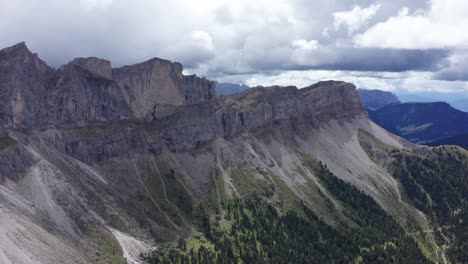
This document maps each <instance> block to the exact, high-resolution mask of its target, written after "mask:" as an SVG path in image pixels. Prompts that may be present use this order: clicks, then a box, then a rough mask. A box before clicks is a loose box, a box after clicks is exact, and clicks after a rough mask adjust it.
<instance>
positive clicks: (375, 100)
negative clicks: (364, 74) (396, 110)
mask: <svg viewBox="0 0 468 264" xmlns="http://www.w3.org/2000/svg"><path fill="white" fill-rule="evenodd" d="M357 91H358V93H359V97H360V98H361V102H362V104H363V105H364V107H365V108H366V109H371V110H375V109H379V108H381V107H383V106H386V105H389V104H398V103H400V100H398V97H397V96H396V95H395V94H393V93H391V92H386V91H381V90H366V89H358V90H357Z"/></svg>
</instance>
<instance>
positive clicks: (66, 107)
mask: <svg viewBox="0 0 468 264" xmlns="http://www.w3.org/2000/svg"><path fill="white" fill-rule="evenodd" d="M94 70H96V71H98V72H102V71H100V69H94ZM54 83H55V86H54V87H52V88H51V89H50V90H49V91H48V101H47V105H48V109H49V111H48V116H47V120H46V121H47V123H48V124H50V125H55V124H66V123H78V124H79V123H85V122H87V121H101V122H102V121H110V120H119V119H128V118H131V117H132V112H131V110H130V108H129V106H128V105H127V103H126V102H125V100H124V97H123V95H122V93H121V90H120V87H119V86H118V85H117V83H116V82H114V81H112V80H109V79H107V78H104V77H102V76H101V75H97V74H95V73H94V72H91V71H90V70H87V69H84V68H82V67H80V66H77V65H75V64H74V63H73V62H72V63H70V64H68V65H65V66H63V67H61V68H60V69H59V70H57V79H56V80H55V82H54Z"/></svg>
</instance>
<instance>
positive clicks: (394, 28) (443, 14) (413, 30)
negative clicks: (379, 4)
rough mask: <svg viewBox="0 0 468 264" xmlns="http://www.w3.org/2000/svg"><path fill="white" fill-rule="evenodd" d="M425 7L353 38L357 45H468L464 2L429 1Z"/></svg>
mask: <svg viewBox="0 0 468 264" xmlns="http://www.w3.org/2000/svg"><path fill="white" fill-rule="evenodd" d="M429 3H430V5H429V7H428V8H427V10H424V11H421V10H416V11H415V12H414V13H410V12H409V10H408V9H407V8H402V9H401V11H400V12H399V14H398V15H396V16H393V17H390V18H389V19H388V20H386V21H384V22H381V23H377V24H375V25H374V26H372V27H371V28H369V29H368V30H367V31H366V32H364V33H362V34H360V35H358V36H356V37H355V39H354V41H355V44H356V45H358V46H361V47H379V48H403V49H429V48H456V47H460V46H465V47H466V46H467V45H468V31H467V30H466V28H468V16H467V14H468V1H466V0H432V1H430V2H429Z"/></svg>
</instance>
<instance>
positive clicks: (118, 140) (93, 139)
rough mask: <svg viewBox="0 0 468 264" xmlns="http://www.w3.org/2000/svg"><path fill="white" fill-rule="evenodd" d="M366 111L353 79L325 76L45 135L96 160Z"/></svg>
mask: <svg viewBox="0 0 468 264" xmlns="http://www.w3.org/2000/svg"><path fill="white" fill-rule="evenodd" d="M360 116H366V113H365V111H364V109H363V108H362V106H361V104H360V101H359V97H358V95H357V93H356V89H355V87H354V85H353V84H350V83H344V82H321V83H318V84H315V85H313V86H311V87H308V88H304V89H298V88H296V87H294V86H290V87H256V88H252V89H249V90H248V91H245V92H243V93H240V94H237V95H232V96H227V97H223V98H219V99H218V100H216V101H213V102H210V103H205V104H197V105H182V106H179V107H177V108H175V109H174V110H173V112H172V113H171V114H169V115H167V116H164V117H160V118H157V119H156V120H154V121H153V122H142V121H132V122H130V121H121V122H112V123H106V124H102V125H99V124H96V125H93V126H87V127H82V128H77V129H67V130H63V131H61V132H60V133H61V134H63V135H66V136H60V137H57V136H56V133H51V134H50V135H48V134H45V135H44V137H43V140H45V141H46V142H47V144H48V145H51V146H54V148H56V149H59V150H60V151H61V152H63V153H65V154H67V155H70V156H72V157H75V158H77V159H79V160H81V161H83V162H86V163H91V164H92V163H98V162H103V161H106V160H110V159H113V158H118V157H126V158H128V157H131V156H133V155H136V154H142V153H144V154H148V155H157V154H158V153H160V152H161V150H162V149H163V148H169V149H170V150H171V151H174V152H180V151H187V150H192V149H195V148H197V147H199V146H202V145H205V144H207V143H209V142H212V141H213V140H215V139H216V138H224V139H230V138H234V137H236V136H238V135H240V134H242V133H243V132H251V133H284V134H285V135H288V134H297V135H304V136H305V135H307V134H308V133H309V132H310V131H311V130H312V129H318V128H320V126H322V125H323V124H326V123H327V122H328V121H330V120H338V121H347V120H352V119H353V118H357V117H360ZM129 122H130V123H129ZM95 131H99V133H95ZM148 131H151V132H150V133H151V134H152V135H153V136H152V137H151V138H148V136H147V133H149V132H148Z"/></svg>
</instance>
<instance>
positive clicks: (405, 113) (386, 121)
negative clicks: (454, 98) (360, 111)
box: [369, 102, 468, 144]
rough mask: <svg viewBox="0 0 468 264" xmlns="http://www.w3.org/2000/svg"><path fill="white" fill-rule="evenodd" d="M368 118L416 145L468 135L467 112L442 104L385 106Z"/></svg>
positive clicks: (370, 112) (372, 112)
mask: <svg viewBox="0 0 468 264" xmlns="http://www.w3.org/2000/svg"><path fill="white" fill-rule="evenodd" d="M369 115H370V117H371V118H372V120H373V121H374V122H376V123H377V124H378V125H380V126H382V127H383V128H385V129H386V130H388V131H389V132H391V133H394V134H396V135H399V136H401V137H403V138H405V139H407V140H409V141H411V142H414V143H419V144H425V143H430V142H432V141H437V140H441V139H444V138H448V137H452V136H455V135H459V134H465V133H468V113H466V112H462V111H459V110H457V109H454V108H453V107H451V106H450V105H448V104H447V103H442V102H438V103H403V104H394V105H387V106H384V107H382V108H380V109H377V110H375V111H369Z"/></svg>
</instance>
